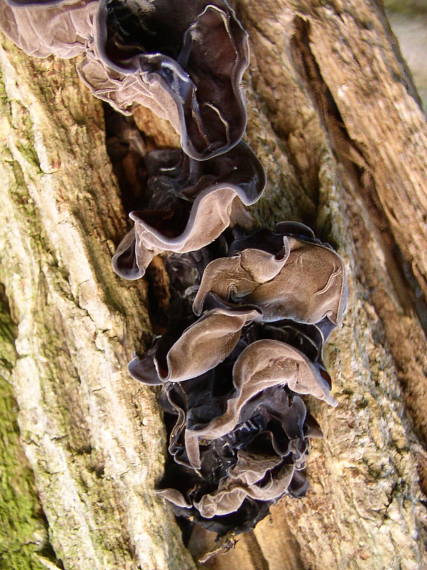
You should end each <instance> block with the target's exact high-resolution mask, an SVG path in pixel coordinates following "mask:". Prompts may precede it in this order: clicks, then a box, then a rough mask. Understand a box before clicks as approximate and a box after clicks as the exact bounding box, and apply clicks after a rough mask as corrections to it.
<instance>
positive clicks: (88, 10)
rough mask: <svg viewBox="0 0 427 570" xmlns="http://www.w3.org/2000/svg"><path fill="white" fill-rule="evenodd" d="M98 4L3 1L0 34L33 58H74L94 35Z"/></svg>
mask: <svg viewBox="0 0 427 570" xmlns="http://www.w3.org/2000/svg"><path fill="white" fill-rule="evenodd" d="M96 10H97V1H96V0H93V1H90V0H89V1H88V0H78V1H77V2H73V3H68V2H66V0H58V1H53V0H47V1H46V0H45V1H43V0H38V1H37V0H33V1H27V0H15V1H11V0H2V1H1V2H0V30H1V31H2V32H4V33H5V34H6V35H7V36H8V37H9V38H10V39H11V40H12V41H13V42H14V43H15V44H16V45H18V46H19V47H20V48H21V49H23V50H24V51H25V52H26V53H27V54H28V55H31V56H33V57H48V56H49V55H55V56H57V57H61V58H64V59H69V58H72V57H76V56H77V55H80V54H81V53H83V52H84V51H85V49H86V45H87V43H88V41H89V40H90V39H91V37H92V33H93V18H94V15H95V12H96Z"/></svg>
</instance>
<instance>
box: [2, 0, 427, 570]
mask: <svg viewBox="0 0 427 570" xmlns="http://www.w3.org/2000/svg"><path fill="white" fill-rule="evenodd" d="M236 7H237V10H238V13H239V15H240V17H241V19H242V21H243V23H244V25H245V26H246V28H247V29H248V31H249V34H250V41H251V48H252V50H251V51H252V59H251V66H250V72H249V73H247V74H246V75H245V83H246V87H247V98H248V106H249V124H248V139H249V141H250V142H251V144H252V145H253V147H254V150H255V151H256V152H257V154H258V155H259V157H260V159H261V161H262V163H263V164H264V166H265V168H266V170H267V173H268V176H269V186H268V190H267V192H266V195H265V197H264V198H263V199H262V201H261V203H260V204H259V206H257V207H256V209H255V211H254V213H255V215H256V217H257V219H258V220H259V221H260V222H262V223H264V224H265V223H267V224H273V223H274V222H275V221H277V220H280V219H290V218H293V219H300V220H304V221H306V222H308V223H310V224H312V225H314V226H315V227H316V228H317V230H318V231H319V232H320V234H321V236H322V237H323V238H325V239H329V240H331V241H332V242H333V243H335V244H336V245H337V247H338V249H339V252H340V253H341V255H342V256H343V257H344V258H345V260H346V261H347V263H348V268H349V274H350V291H351V295H350V310H349V312H348V314H347V317H346V320H345V323H344V326H343V328H342V329H341V330H339V331H337V332H336V333H335V334H334V336H333V337H332V340H331V342H330V344H329V347H328V349H327V355H326V356H327V359H326V360H327V363H328V365H329V368H330V369H331V372H332V375H333V378H334V395H335V397H336V398H337V399H338V401H339V407H338V408H337V409H336V410H331V409H328V408H327V407H326V406H324V405H323V404H319V403H316V402H314V401H311V402H310V405H311V408H312V410H313V412H314V415H315V416H316V417H317V419H318V420H319V422H320V424H321V426H322V429H323V431H324V434H325V438H324V440H323V441H318V442H315V444H313V448H312V452H311V454H310V457H309V479H310V484H311V489H310V492H309V494H308V496H307V498H305V499H302V500H298V501H296V500H291V499H288V498H285V499H283V500H282V501H281V502H280V504H279V505H277V506H276V507H274V508H273V509H272V515H271V517H269V518H268V519H266V520H265V521H263V522H262V523H261V524H260V525H259V526H258V527H257V528H256V530H255V532H253V533H250V534H248V535H246V536H244V537H242V538H241V539H240V541H239V543H238V545H237V547H236V548H235V550H233V551H232V552H230V553H228V554H225V555H222V556H220V557H218V558H217V559H215V560H213V561H211V562H209V563H208V564H207V567H211V568H216V569H225V568H227V569H228V568H233V567H237V565H239V566H240V568H242V569H243V568H244V569H245V570H246V569H248V570H251V569H254V570H259V569H267V568H268V569H269V570H297V569H298V570H300V569H302V568H307V569H308V568H311V569H319V570H320V569H322V570H323V569H324V568H328V567H330V568H337V569H340V570H341V569H347V568H349V569H350V568H363V569H366V570H371V569H374V570H376V569H378V570H382V569H384V568H387V569H394V568H396V569H397V568H404V569H405V570H406V569H411V570H412V569H417V568H421V567H422V556H423V551H422V550H423V522H424V520H423V516H424V514H423V509H424V507H423V506H422V504H421V502H420V501H421V500H422V498H423V496H422V494H421V491H420V488H419V484H418V479H419V476H421V482H422V483H423V485H424V488H425V487H426V482H427V463H426V456H425V452H424V451H423V448H422V446H423V443H424V442H425V441H426V439H427V420H426V418H425V412H424V410H425V409H426V404H427V389H426V384H425V376H424V370H425V368H426V357H425V353H426V350H425V337H424V334H423V331H422V328H421V326H420V319H422V318H424V317H425V314H424V312H423V311H424V305H423V303H422V302H421V301H422V296H421V293H420V292H421V291H425V287H426V281H425V278H426V260H425V257H423V256H425V244H426V241H425V219H424V218H423V216H425V211H426V209H425V204H426V188H425V186H424V187H423V184H424V185H425V175H426V170H427V167H426V150H427V145H426V127H425V118H424V116H423V114H422V111H421V109H420V107H419V104H418V100H417V97H416V94H415V92H414V89H413V87H412V84H411V81H410V79H409V77H408V76H407V75H406V70H405V66H404V64H403V63H402V61H401V59H400V55H399V53H398V48H397V45H396V43H395V42H394V41H393V38H392V36H391V35H390V31H389V28H388V24H387V22H386V20H385V18H384V15H383V13H382V10H381V8H380V6H379V5H377V4H376V3H375V2H373V1H368V0H342V1H340V0H330V1H328V2H320V1H319V2H317V1H316V0H310V1H307V2H304V1H302V0H294V1H291V0H274V1H273V0H266V1H264V2H255V0H239V1H238V2H236ZM0 65H1V70H2V82H3V89H4V90H3V91H2V93H1V95H2V97H1V105H2V111H1V119H0V143H1V154H0V156H1V166H0V172H1V178H0V179H1V181H2V183H1V186H0V195H1V203H2V209H1V211H0V220H1V222H0V243H1V251H2V254H1V259H0V268H1V270H0V282H2V283H3V284H4V286H5V290H6V294H7V297H8V300H9V304H10V307H11V312H12V316H13V319H14V321H15V322H16V324H17V332H16V335H17V337H16V352H17V361H16V366H15V368H14V371H13V374H12V377H13V387H14V393H15V397H16V400H17V403H18V406H19V426H20V429H21V438H22V443H23V446H24V449H25V452H26V455H27V457H28V459H29V462H30V465H31V467H32V468H33V470H34V473H35V482H36V486H37V489H38V492H39V494H40V501H41V505H42V507H43V510H44V512H45V514H46V517H47V522H48V528H49V540H50V542H51V544H52V546H53V548H54V550H55V553H56V555H57V557H58V558H59V559H60V560H62V562H63V564H64V566H65V568H73V569H74V568H76V569H81V570H86V569H87V568H92V567H93V568H102V569H104V568H105V569H107V568H111V569H113V568H132V569H133V568H139V567H141V568H144V569H146V568H147V569H150V570H151V569H153V570H154V569H156V570H157V569H158V570H160V569H166V568H180V569H185V568H192V567H194V563H193V562H192V559H191V557H190V555H189V553H188V551H187V550H186V549H184V547H183V546H182V543H181V541H180V538H179V535H180V532H179V529H178V528H177V526H176V524H175V523H174V522H173V517H172V516H171V514H170V512H169V510H168V508H167V507H165V506H164V505H163V504H162V503H160V502H159V501H158V500H156V498H155V496H154V494H153V487H154V485H155V481H156V478H157V477H159V476H160V474H161V471H162V461H163V452H164V443H165V441H164V434H163V430H162V425H161V420H160V415H159V412H158V409H157V406H156V403H155V395H154V394H153V391H152V390H149V389H145V388H144V387H141V386H139V385H137V384H136V383H135V382H133V381H132V380H131V379H129V378H128V376H127V373H126V362H127V360H128V358H129V357H130V356H131V354H132V351H133V350H134V349H135V347H136V346H138V347H139V346H140V342H141V337H142V339H143V340H144V341H145V342H146V341H147V340H148V339H149V331H150V323H149V318H148V314H147V309H146V305H147V282H146V281H142V282H139V283H130V284H129V283H124V282H122V281H120V280H119V279H118V278H116V277H115V276H114V275H113V274H112V272H111V269H110V262H109V258H110V256H111V254H112V252H113V251H114V244H115V243H117V242H118V240H119V237H120V236H121V235H122V233H123V232H124V230H125V227H126V221H125V217H124V214H123V210H122V206H121V203H120V197H119V192H118V189H117V185H116V183H115V180H114V177H113V176H112V171H111V165H110V163H109V160H108V157H107V154H106V151H105V140H104V130H103V129H104V127H103V119H102V108H101V105H100V103H99V102H97V101H94V100H93V99H92V98H91V96H90V95H89V94H88V93H87V91H86V90H85V89H84V88H83V87H82V86H81V85H80V84H79V83H78V80H77V78H76V74H75V71H74V63H73V62H58V61H54V60H46V61H42V62H40V61H34V60H30V59H28V58H26V57H25V56H23V55H22V54H21V53H19V52H18V51H17V50H16V49H15V48H13V46H11V45H10V44H9V43H8V42H6V41H2V43H1V51H0ZM138 123H139V125H140V126H141V127H142V128H143V129H144V127H145V128H146V130H148V131H149V135H150V137H152V139H153V140H154V141H157V143H158V144H164V143H165V141H168V140H171V141H175V140H176V139H175V138H174V137H173V135H172V134H170V133H168V132H165V129H166V127H165V125H160V124H159V123H158V122H156V120H155V119H153V118H150V119H148V118H147V114H146V113H144V112H141V113H140V114H139V117H138ZM423 224H424V225H423ZM208 542H209V537H208V536H207V533H205V532H197V533H195V535H194V536H193V537H192V540H191V542H190V549H191V551H192V552H193V553H194V554H195V555H197V554H198V553H199V552H201V551H202V550H203V549H204V548H206V546H207V543H208ZM52 564H55V562H52Z"/></svg>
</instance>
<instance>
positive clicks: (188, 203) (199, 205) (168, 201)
mask: <svg viewBox="0 0 427 570" xmlns="http://www.w3.org/2000/svg"><path fill="white" fill-rule="evenodd" d="M147 169H148V172H149V174H150V176H149V178H148V181H147V191H148V194H150V195H151V198H150V200H149V202H148V204H147V207H146V208H145V209H143V210H137V211H133V212H131V213H130V218H131V219H132V220H133V221H134V222H135V227H134V229H132V231H131V232H129V233H128V234H127V235H126V236H125V237H124V239H123V240H122V242H121V243H120V244H119V246H118V248H117V251H116V253H115V255H114V257H113V267H114V270H115V271H116V273H117V274H118V275H120V276H121V277H124V278H125V279H138V278H139V277H141V276H143V275H144V273H145V270H146V268H147V266H148V265H149V263H150V262H151V259H152V258H153V257H154V255H156V254H157V253H159V252H161V251H173V252H175V253H185V252H189V251H194V250H197V249H201V248H202V247H204V246H205V245H207V244H209V243H211V242H212V241H213V240H215V239H216V238H217V237H218V236H219V235H220V234H221V233H222V232H223V231H224V230H225V229H226V228H227V227H228V225H229V224H230V221H231V220H232V217H233V213H234V206H235V204H236V201H237V202H242V203H243V204H245V205H250V204H253V203H254V202H256V201H257V200H258V198H259V196H260V194H261V192H262V190H263V188H264V185H265V175H264V171H263V169H262V167H261V165H260V164H259V162H258V161H257V159H256V157H255V156H254V154H253V153H252V151H251V150H250V148H249V147H248V146H247V145H245V144H244V143H240V144H239V145H238V146H237V147H235V148H234V149H232V150H231V151H229V152H228V153H226V154H223V155H221V156H218V157H215V158H212V159H210V160H206V161H203V162H198V161H195V160H193V159H191V158H188V157H187V156H185V155H184V154H182V153H181V152H179V151H175V150H174V151H171V150H163V151H154V152H153V153H150V155H149V156H148V157H147Z"/></svg>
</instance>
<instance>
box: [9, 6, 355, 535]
mask: <svg viewBox="0 0 427 570" xmlns="http://www.w3.org/2000/svg"><path fill="white" fill-rule="evenodd" d="M0 29H1V30H2V31H4V32H5V33H6V35H7V36H8V37H9V38H11V39H12V40H13V41H14V42H15V43H16V44H17V45H19V46H20V47H21V48H22V49H23V50H24V51H26V52H27V53H28V54H30V55H33V56H36V57H47V56H49V55H55V56H57V57H62V58H71V57H74V56H77V55H83V58H82V61H81V62H80V63H79V65H78V71H79V74H80V77H81V78H82V80H83V81H84V82H85V83H86V85H88V87H89V88H90V89H91V90H92V91H93V93H94V94H95V95H96V96H97V97H99V98H100V99H102V100H104V101H107V102H108V103H110V104H111V106H112V107H113V108H115V109H116V110H118V111H120V112H121V113H123V114H131V113H132V111H133V110H134V109H135V107H136V106H137V105H140V104H142V105H145V106H147V107H149V108H150V109H151V110H152V111H153V112H154V113H156V114H157V115H158V116H160V117H163V118H166V119H168V120H169V121H170V122H171V123H172V125H173V126H174V127H175V129H176V130H177V132H178V133H179V134H180V138H181V145H182V150H178V149H161V150H155V151H153V152H151V153H148V154H146V155H145V156H144V152H145V150H144V144H142V142H141V141H142V139H141V134H140V133H139V132H136V134H135V128H134V127H132V128H131V127H130V122H129V123H127V124H126V125H123V122H121V121H119V120H118V121H116V123H115V124H117V125H120V124H121V125H122V127H123V126H124V128H123V129H121V130H120V133H119V134H120V136H119V138H117V140H116V143H117V142H118V141H119V139H120V142H121V143H123V140H122V139H123V137H126V136H128V137H131V136H132V137H133V138H132V141H130V140H129V148H132V153H133V155H132V156H133V158H134V159H135V162H134V164H138V167H137V168H135V169H134V171H133V172H132V174H130V175H129V176H128V177H126V176H125V177H124V178H125V179H126V180H127V181H128V182H129V184H131V185H132V180H135V178H138V180H137V183H135V184H134V187H133V188H132V207H128V210H130V214H129V215H130V218H131V219H132V221H133V222H134V227H133V228H132V230H131V231H130V232H129V233H128V234H127V235H125V236H124V238H123V240H122V241H121V243H120V244H119V246H118V248H117V251H116V253H115V255H114V257H113V267H114V270H115V272H116V273H117V274H118V275H119V276H121V277H123V278H125V279H137V278H139V277H142V276H143V275H144V274H145V271H146V269H147V267H148V265H149V264H150V262H151V260H152V259H153V257H154V256H155V255H157V254H159V253H161V252H162V253H163V252H166V255H165V267H166V268H167V271H168V272H169V281H170V286H171V307H172V309H173V310H171V311H170V312H169V315H168V323H167V326H166V327H165V328H166V329H167V330H166V332H165V334H163V335H162V336H161V337H159V338H157V339H156V340H155V342H154V343H153V345H152V346H151V347H149V348H148V350H146V351H145V353H144V354H143V355H142V356H141V357H139V356H135V358H133V360H132V361H131V362H130V364H129V371H130V373H131V374H132V376H133V377H134V378H136V379H137V380H139V381H141V382H143V383H145V384H149V385H158V386H159V391H160V405H161V407H162V408H163V410H164V419H165V423H166V428H167V432H168V461H167V465H166V470H165V476H164V479H163V481H162V484H161V489H160V490H158V494H159V496H161V497H163V498H164V499H166V500H167V501H168V502H169V503H170V504H171V505H172V507H173V509H174V511H175V513H176V514H177V515H178V516H179V517H184V518H187V519H188V520H190V521H192V522H198V523H200V524H202V525H203V526H204V527H206V528H207V529H209V530H212V531H214V532H216V533H218V534H219V535H225V534H227V533H229V532H232V533H239V532H244V531H247V530H249V529H251V528H253V527H254V526H255V525H256V523H257V522H258V521H260V520H261V519H262V518H263V517H265V516H266V515H267V513H268V509H269V507H270V505H272V504H273V503H274V502H275V501H277V500H278V499H280V497H282V496H283V495H289V496H292V497H301V496H303V495H304V494H305V493H306V491H307V488H308V484H307V480H306V477H305V467H306V462H307V456H308V453H309V445H310V440H311V439H312V438H317V437H321V435H322V433H321V429H320V427H319V425H318V424H317V422H316V420H315V419H314V418H313V417H312V416H311V415H310V413H309V411H308V405H309V403H310V398H316V399H318V400H321V401H323V402H325V403H327V404H329V405H331V406H335V405H336V402H335V400H334V398H333V396H332V395H331V389H332V382H331V378H330V376H329V374H328V372H327V371H326V368H325V365H324V363H323V359H322V352H323V346H324V344H325V342H326V340H327V338H328V336H329V334H330V332H331V331H332V330H333V328H334V327H336V326H337V325H338V324H339V323H340V322H341V321H342V318H343V314H344V311H345V307H346V302H347V290H346V273H345V267H344V263H343V260H342V259H341V258H340V257H339V255H338V254H337V253H336V252H335V251H334V250H333V249H332V248H331V247H330V246H329V245H328V244H325V243H323V242H321V241H320V240H319V239H317V238H316V236H315V234H314V232H313V231H312V230H311V229H310V228H308V227H307V226H305V225H304V224H301V223H298V222H281V223H279V224H277V225H276V227H275V229H274V231H271V230H267V229H260V230H258V231H255V232H253V233H248V232H249V229H250V227H249V226H251V224H252V218H251V217H250V216H249V214H248V213H247V212H246V211H245V210H244V208H243V206H249V205H252V204H254V203H255V202H256V201H257V200H258V198H259V197H260V195H261V193H262V191H263V188H264V186H265V174H264V170H263V168H262V166H261V165H260V163H259V162H258V160H257V158H256V157H255V155H254V154H253V152H252V151H251V150H250V148H249V147H248V146H247V145H246V144H245V143H244V142H242V137H243V134H244V130H245V124H246V110H245V104H244V99H243V93H242V90H241V85H240V83H241V78H242V74H243V72H244V70H245V68H246V67H247V65H248V39H247V35H246V32H245V31H244V30H243V28H242V26H241V25H240V23H239V22H238V20H237V18H236V15H235V13H234V11H233V10H232V8H231V7H230V5H229V4H228V2H227V0H185V1H184V0H75V1H72V0H0ZM125 121H131V119H130V118H126V119H125ZM111 124H112V123H111ZM127 127H129V128H127ZM126 133H127V134H126ZM132 133H133V134H132ZM113 138H114V137H113ZM110 140H111V139H110ZM116 147H117V145H116ZM119 147H120V144H119V145H118V147H117V148H116V152H118V154H119V155H120V152H121V149H120V148H119ZM110 150H111V149H110ZM119 178H120V177H119ZM126 207H127V206H126ZM230 227H231V228H233V229H229V228H230Z"/></svg>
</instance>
